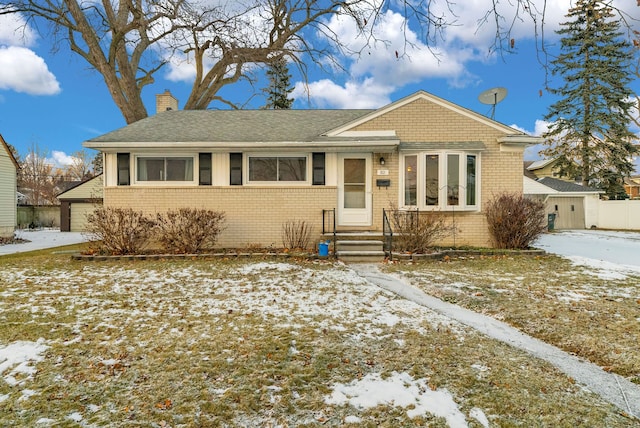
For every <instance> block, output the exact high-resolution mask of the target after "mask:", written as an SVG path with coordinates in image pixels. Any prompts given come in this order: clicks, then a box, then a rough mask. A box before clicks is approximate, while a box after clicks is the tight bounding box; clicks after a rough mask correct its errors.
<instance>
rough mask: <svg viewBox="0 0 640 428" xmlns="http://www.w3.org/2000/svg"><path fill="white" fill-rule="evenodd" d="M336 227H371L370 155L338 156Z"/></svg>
mask: <svg viewBox="0 0 640 428" xmlns="http://www.w3.org/2000/svg"><path fill="white" fill-rule="evenodd" d="M338 225H339V226H371V154H367V153H364V154H361V153H358V154H340V155H339V156H338Z"/></svg>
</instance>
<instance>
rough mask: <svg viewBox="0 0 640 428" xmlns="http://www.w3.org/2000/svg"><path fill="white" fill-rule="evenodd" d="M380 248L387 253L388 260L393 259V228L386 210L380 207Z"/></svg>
mask: <svg viewBox="0 0 640 428" xmlns="http://www.w3.org/2000/svg"><path fill="white" fill-rule="evenodd" d="M382 236H383V238H384V239H383V243H382V249H383V250H384V252H385V253H386V254H387V255H388V257H389V261H393V228H392V227H391V222H390V221H389V217H388V216H387V210H385V209H384V208H383V209H382Z"/></svg>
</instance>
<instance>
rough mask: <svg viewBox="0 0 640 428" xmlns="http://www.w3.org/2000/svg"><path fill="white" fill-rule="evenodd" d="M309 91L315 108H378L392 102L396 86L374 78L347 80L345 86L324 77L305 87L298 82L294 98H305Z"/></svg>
mask: <svg viewBox="0 0 640 428" xmlns="http://www.w3.org/2000/svg"><path fill="white" fill-rule="evenodd" d="M307 89H308V93H309V94H310V98H311V99H312V101H311V103H312V104H313V107H315V108H339V109H341V108H365V109H369V108H378V107H380V106H382V105H385V104H388V103H389V102H390V95H391V93H392V92H393V90H394V88H393V87H392V86H385V85H381V84H379V82H376V81H375V80H374V79H372V78H368V79H365V80H364V81H362V82H346V83H345V85H344V86H340V85H338V84H337V83H335V82H333V81H331V80H329V79H323V80H318V81H316V82H312V83H310V84H309V85H308V88H307V87H305V85H304V84H303V83H297V84H296V87H295V89H294V91H293V93H292V95H293V97H294V98H296V99H297V98H305V97H306V96H307Z"/></svg>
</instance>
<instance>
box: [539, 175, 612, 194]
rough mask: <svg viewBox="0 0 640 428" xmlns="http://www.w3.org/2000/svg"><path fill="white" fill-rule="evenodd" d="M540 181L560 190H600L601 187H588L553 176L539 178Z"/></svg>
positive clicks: (575, 191)
mask: <svg viewBox="0 0 640 428" xmlns="http://www.w3.org/2000/svg"><path fill="white" fill-rule="evenodd" d="M538 183H542V184H544V185H545V186H547V187H551V188H552V189H553V190H557V191H558V192H574V193H577V192H600V191H601V190H600V189H596V188H594V187H587V186H583V185H581V184H576V183H572V182H570V181H564V180H558V179H557V178H552V177H543V178H541V179H539V180H538Z"/></svg>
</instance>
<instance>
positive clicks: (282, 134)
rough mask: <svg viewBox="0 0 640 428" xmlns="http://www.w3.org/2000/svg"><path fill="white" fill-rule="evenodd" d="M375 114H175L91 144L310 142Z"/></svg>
mask: <svg viewBox="0 0 640 428" xmlns="http://www.w3.org/2000/svg"><path fill="white" fill-rule="evenodd" d="M373 111H374V110H175V111H166V112H162V113H158V114H156V115H154V116H151V117H148V118H146V119H142V120H139V121H137V122H134V123H132V124H130V125H127V126H125V127H123V128H120V129H116V130H115V131H112V132H109V133H108V134H104V135H101V136H99V137H96V138H93V139H91V140H89V141H90V142H103V143H116V142H277V141H288V142H310V141H318V140H322V138H321V137H320V136H321V135H322V134H324V133H326V132H328V131H331V130H332V129H334V128H337V127H340V126H342V125H345V124H347V123H349V122H351V121H353V120H356V119H358V118H360V117H362V116H364V115H366V114H368V113H371V112H373Z"/></svg>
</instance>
